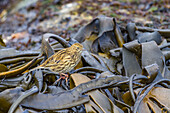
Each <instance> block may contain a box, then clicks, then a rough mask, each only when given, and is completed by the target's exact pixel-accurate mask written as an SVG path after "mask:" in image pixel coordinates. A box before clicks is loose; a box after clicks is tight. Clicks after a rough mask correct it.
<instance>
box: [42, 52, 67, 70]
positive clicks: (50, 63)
mask: <svg viewBox="0 0 170 113" xmlns="http://www.w3.org/2000/svg"><path fill="white" fill-rule="evenodd" d="M66 53H67V51H66V49H62V50H60V51H58V52H57V53H55V54H54V55H52V56H51V57H49V58H48V59H47V60H46V61H45V62H44V63H43V64H42V65H41V66H42V67H50V66H56V65H57V64H58V63H59V62H60V61H61V60H62V59H63V58H64V57H65V55H66Z"/></svg>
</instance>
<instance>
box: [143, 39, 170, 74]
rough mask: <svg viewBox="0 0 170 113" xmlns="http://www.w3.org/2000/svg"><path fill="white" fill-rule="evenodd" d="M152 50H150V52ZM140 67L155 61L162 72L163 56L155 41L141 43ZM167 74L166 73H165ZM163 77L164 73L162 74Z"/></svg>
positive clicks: (163, 66)
mask: <svg viewBox="0 0 170 113" xmlns="http://www.w3.org/2000/svg"><path fill="white" fill-rule="evenodd" d="M150 51H152V52H150ZM141 60H142V67H143V68H144V67H145V66H147V65H151V64H154V63H156V64H157V65H158V66H159V69H160V72H161V73H162V74H163V73H164V72H163V71H164V68H165V65H164V64H165V57H164V55H163V54H162V52H161V50H160V49H159V48H158V46H157V44H156V42H154V41H151V42H146V43H142V57H141ZM167 76H168V75H167ZM163 77H165V75H163Z"/></svg>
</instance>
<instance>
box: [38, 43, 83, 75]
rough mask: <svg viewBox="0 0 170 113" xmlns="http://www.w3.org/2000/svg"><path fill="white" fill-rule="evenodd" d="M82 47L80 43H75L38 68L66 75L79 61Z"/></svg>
mask: <svg viewBox="0 0 170 113" xmlns="http://www.w3.org/2000/svg"><path fill="white" fill-rule="evenodd" d="M82 51H83V46H82V45H81V44H80V43H75V44H73V45H72V46H71V47H69V48H65V49H62V50H60V51H58V52H57V53H55V54H54V55H52V56H51V57H49V58H48V59H47V60H46V61H45V62H44V63H43V64H41V65H40V66H38V67H44V68H49V69H50V70H52V71H54V72H55V73H58V74H60V76H61V75H66V74H64V73H67V72H69V71H71V70H72V69H73V68H74V67H75V66H76V65H77V64H78V63H79V61H80V59H81V53H82Z"/></svg>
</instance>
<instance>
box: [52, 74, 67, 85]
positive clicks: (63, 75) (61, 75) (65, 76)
mask: <svg viewBox="0 0 170 113" xmlns="http://www.w3.org/2000/svg"><path fill="white" fill-rule="evenodd" d="M68 77H69V76H68V74H65V73H61V74H60V78H59V79H58V80H56V81H55V82H54V83H53V85H56V84H57V82H59V81H60V80H61V79H63V80H64V79H65V80H66V84H67V83H68Z"/></svg>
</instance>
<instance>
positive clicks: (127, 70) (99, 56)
mask: <svg viewBox="0 0 170 113" xmlns="http://www.w3.org/2000/svg"><path fill="white" fill-rule="evenodd" d="M168 36H169V32H168V30H161V29H152V28H144V27H139V26H136V25H135V23H129V24H127V26H126V28H125V27H122V26H120V25H119V24H118V23H117V22H116V19H115V18H110V17H105V16H99V17H97V18H95V19H94V20H92V21H91V22H90V23H89V24H87V25H85V26H83V27H82V28H80V29H79V31H78V32H77V33H76V34H75V36H73V38H72V37H70V38H67V39H64V38H62V37H60V36H58V35H56V34H52V33H46V34H43V35H42V42H41V48H40V50H38V51H30V50H29V51H17V50H14V49H12V48H6V47H5V46H4V45H3V43H2V45H1V47H0V48H1V49H0V75H1V79H0V112H2V113H4V112H39V111H45V112H73V111H74V112H118V113H123V112H128V113H130V112H134V113H136V112H143V111H144V112H163V111H165V112H168V111H169V104H168V102H169V101H170V100H169V98H168V97H169V96H168V95H169V85H170V80H169V78H170V72H169V58H170V54H169V53H170V52H169V50H170V49H169V47H170V46H169V45H170V44H169V40H168V39H167V37H168ZM50 39H53V40H54V42H52V43H50V42H49V40H50ZM1 42H3V40H0V44H1ZM74 43H81V44H82V45H83V46H84V51H83V52H82V58H81V61H80V63H79V64H78V65H77V66H76V67H75V68H74V69H73V70H72V71H70V72H69V73H68V75H70V77H69V78H68V81H67V82H66V80H65V79H61V80H60V81H57V80H58V79H59V77H60V76H59V75H58V74H56V73H55V72H53V71H51V70H49V69H45V68H36V66H37V65H39V64H41V63H43V62H44V61H45V60H46V59H47V58H49V57H50V56H51V55H53V54H54V53H55V52H57V51H59V50H61V49H63V48H66V47H70V46H71V45H72V44H74ZM1 53H3V54H1ZM159 90H160V91H159ZM80 109H81V110H80Z"/></svg>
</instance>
